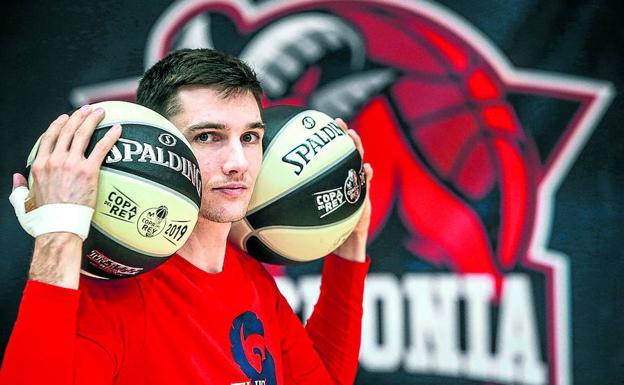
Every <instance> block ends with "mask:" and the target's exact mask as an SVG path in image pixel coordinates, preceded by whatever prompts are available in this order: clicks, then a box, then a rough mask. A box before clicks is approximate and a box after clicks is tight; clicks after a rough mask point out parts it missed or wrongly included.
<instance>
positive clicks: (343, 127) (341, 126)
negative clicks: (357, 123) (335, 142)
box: [334, 118, 349, 131]
mask: <svg viewBox="0 0 624 385" xmlns="http://www.w3.org/2000/svg"><path fill="white" fill-rule="evenodd" d="M334 120H335V121H336V123H338V125H339V126H340V128H342V129H343V130H344V131H347V129H348V128H349V127H348V126H347V123H345V121H344V120H342V119H340V118H336V119H334Z"/></svg>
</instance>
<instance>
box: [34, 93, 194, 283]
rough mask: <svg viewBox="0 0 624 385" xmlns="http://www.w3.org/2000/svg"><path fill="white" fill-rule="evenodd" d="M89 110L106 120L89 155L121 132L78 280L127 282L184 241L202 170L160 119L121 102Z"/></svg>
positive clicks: (104, 172) (103, 174)
mask: <svg viewBox="0 0 624 385" xmlns="http://www.w3.org/2000/svg"><path fill="white" fill-rule="evenodd" d="M92 107H93V109H95V108H98V107H101V108H103V109H104V111H105V116H104V119H103V120H102V121H101V122H100V124H99V125H98V126H97V128H96V130H95V132H94V134H93V136H92V138H91V141H90V143H89V146H88V147H87V150H86V154H89V153H90V152H91V151H92V150H93V147H94V146H95V144H96V143H97V142H98V141H99V140H100V139H101V138H102V137H103V136H104V134H105V133H106V132H107V131H108V130H109V129H110V128H111V127H112V126H113V125H114V124H116V123H119V124H121V125H122V128H123V130H122V134H121V138H120V139H119V140H118V141H117V143H115V145H114V146H113V148H112V149H111V151H110V152H109V153H108V155H107V157H106V158H105V160H104V162H103V164H102V167H101V169H100V177H99V187H98V196H97V203H96V207H95V212H94V215H93V219H92V222H91V229H90V230H89V236H88V238H87V239H86V240H85V242H84V246H83V253H84V256H83V261H82V273H83V274H85V275H88V276H91V277H97V278H124V277H129V276H133V275H136V274H140V273H143V272H146V271H149V270H151V269H153V268H155V267H156V266H158V265H160V264H161V263H163V262H164V261H166V260H167V258H168V257H170V256H171V255H172V254H173V253H175V252H176V251H177V250H178V249H179V248H180V247H182V245H183V244H184V242H186V240H187V239H188V237H189V235H190V234H191V232H192V230H193V227H194V226H195V223H196V221H197V215H198V213H199V206H200V203H201V176H200V171H199V165H198V163H197V160H196V159H195V156H194V154H193V151H192V150H191V146H190V144H189V143H188V141H187V140H186V138H184V136H182V134H181V133H180V132H179V131H178V130H177V129H176V127H175V126H174V125H173V124H172V123H171V122H169V121H168V120H167V119H165V118H164V117H162V116H161V115H159V114H158V113H156V112H154V111H152V110H150V109H148V108H146V107H143V106H140V105H137V104H133V103H127V102H118V101H111V102H102V103H96V104H93V105H92ZM38 145H39V143H37V144H36V145H35V147H34V148H33V150H32V151H31V154H30V156H29V158H28V166H29V167H30V165H31V163H32V161H33V160H34V158H35V155H36V151H37V148H38ZM29 183H31V184H32V178H29Z"/></svg>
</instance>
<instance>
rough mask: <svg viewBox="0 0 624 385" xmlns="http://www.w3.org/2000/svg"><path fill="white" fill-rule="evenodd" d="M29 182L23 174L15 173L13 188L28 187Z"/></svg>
mask: <svg viewBox="0 0 624 385" xmlns="http://www.w3.org/2000/svg"><path fill="white" fill-rule="evenodd" d="M27 184H28V183H27V182H26V178H24V176H23V175H22V174H13V190H15V189H16V188H18V187H26V185H27Z"/></svg>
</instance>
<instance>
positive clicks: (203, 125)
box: [185, 122, 266, 132]
mask: <svg viewBox="0 0 624 385" xmlns="http://www.w3.org/2000/svg"><path fill="white" fill-rule="evenodd" d="M247 127H248V128H252V129H261V130H264V128H265V127H266V126H265V124H264V123H262V122H253V123H249V124H248V125H247ZM206 129H212V130H226V129H227V126H226V125H225V124H223V123H215V122H199V123H195V124H193V125H190V126H189V127H187V128H186V130H185V131H189V132H193V131H198V130H206Z"/></svg>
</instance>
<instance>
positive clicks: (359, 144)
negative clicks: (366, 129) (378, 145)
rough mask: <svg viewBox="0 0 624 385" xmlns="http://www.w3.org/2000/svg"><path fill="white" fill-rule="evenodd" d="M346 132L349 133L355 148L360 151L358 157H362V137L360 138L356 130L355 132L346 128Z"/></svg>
mask: <svg viewBox="0 0 624 385" xmlns="http://www.w3.org/2000/svg"><path fill="white" fill-rule="evenodd" d="M347 134H349V136H350V137H351V139H353V143H355V148H357V150H358V151H359V153H360V157H362V159H364V146H363V145H362V139H361V138H360V136H359V135H358V134H357V132H355V130H351V129H349V130H347Z"/></svg>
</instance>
